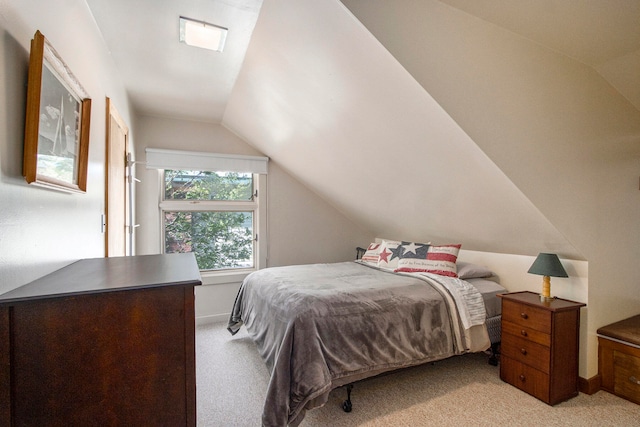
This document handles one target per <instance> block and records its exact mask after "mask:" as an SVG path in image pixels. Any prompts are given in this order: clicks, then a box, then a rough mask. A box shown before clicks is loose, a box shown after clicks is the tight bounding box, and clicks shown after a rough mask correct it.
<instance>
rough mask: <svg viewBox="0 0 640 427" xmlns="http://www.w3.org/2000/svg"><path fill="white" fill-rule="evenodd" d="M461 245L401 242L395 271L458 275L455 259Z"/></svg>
mask: <svg viewBox="0 0 640 427" xmlns="http://www.w3.org/2000/svg"><path fill="white" fill-rule="evenodd" d="M461 246H462V245H460V244H456V245H438V246H432V245H429V244H425V243H413V242H402V243H401V244H400V246H399V247H400V248H402V249H401V250H400V251H398V252H399V257H398V258H399V259H398V265H397V267H396V268H395V270H394V271H395V272H405V273H421V272H424V273H433V274H439V275H441V276H448V277H458V273H457V269H456V261H457V260H458V252H459V251H460V247H461Z"/></svg>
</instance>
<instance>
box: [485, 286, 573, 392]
mask: <svg viewBox="0 0 640 427" xmlns="http://www.w3.org/2000/svg"><path fill="white" fill-rule="evenodd" d="M498 296H499V297H500V298H502V344H501V355H500V378H501V379H502V380H503V381H505V382H507V383H509V384H511V385H513V386H515V387H517V388H519V389H520V390H522V391H524V392H527V393H529V394H530V395H532V396H534V397H536V398H538V399H540V400H542V401H543V402H545V403H547V404H549V405H555V404H556V403H560V402H562V401H564V400H567V399H570V398H571V397H574V396H577V395H578V344H579V334H580V307H584V306H585V305H586V304H583V303H578V302H574V301H569V300H565V299H561V298H554V299H552V300H550V301H545V302H541V301H540V296H539V295H538V294H536V293H533V292H512V293H507V294H501V295H498Z"/></svg>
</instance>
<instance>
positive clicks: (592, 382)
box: [578, 374, 602, 395]
mask: <svg viewBox="0 0 640 427" xmlns="http://www.w3.org/2000/svg"><path fill="white" fill-rule="evenodd" d="M601 384H602V380H601V377H600V374H598V375H596V376H594V377H591V378H589V379H585V378H582V377H578V390H579V391H580V393H584V394H589V395H591V394H594V393H596V392H598V391H599V390H600V385H601Z"/></svg>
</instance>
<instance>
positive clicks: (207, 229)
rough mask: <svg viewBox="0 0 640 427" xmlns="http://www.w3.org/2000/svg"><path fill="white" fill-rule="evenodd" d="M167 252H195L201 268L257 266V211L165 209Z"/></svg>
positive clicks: (218, 268)
mask: <svg viewBox="0 0 640 427" xmlns="http://www.w3.org/2000/svg"><path fill="white" fill-rule="evenodd" d="M164 226H165V253H168V254H170V253H176V252H194V253H195V255H196V260H197V261H198V267H199V268H200V270H220V269H227V268H251V267H253V235H254V234H253V212H194V211H173V212H164Z"/></svg>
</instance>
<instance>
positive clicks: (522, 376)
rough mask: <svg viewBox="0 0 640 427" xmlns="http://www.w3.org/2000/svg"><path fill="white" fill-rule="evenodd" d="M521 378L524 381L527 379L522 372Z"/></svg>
mask: <svg viewBox="0 0 640 427" xmlns="http://www.w3.org/2000/svg"><path fill="white" fill-rule="evenodd" d="M519 378H520V381H522V382H524V381H525V380H526V378H525V376H524V375H522V374H520V377H519Z"/></svg>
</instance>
